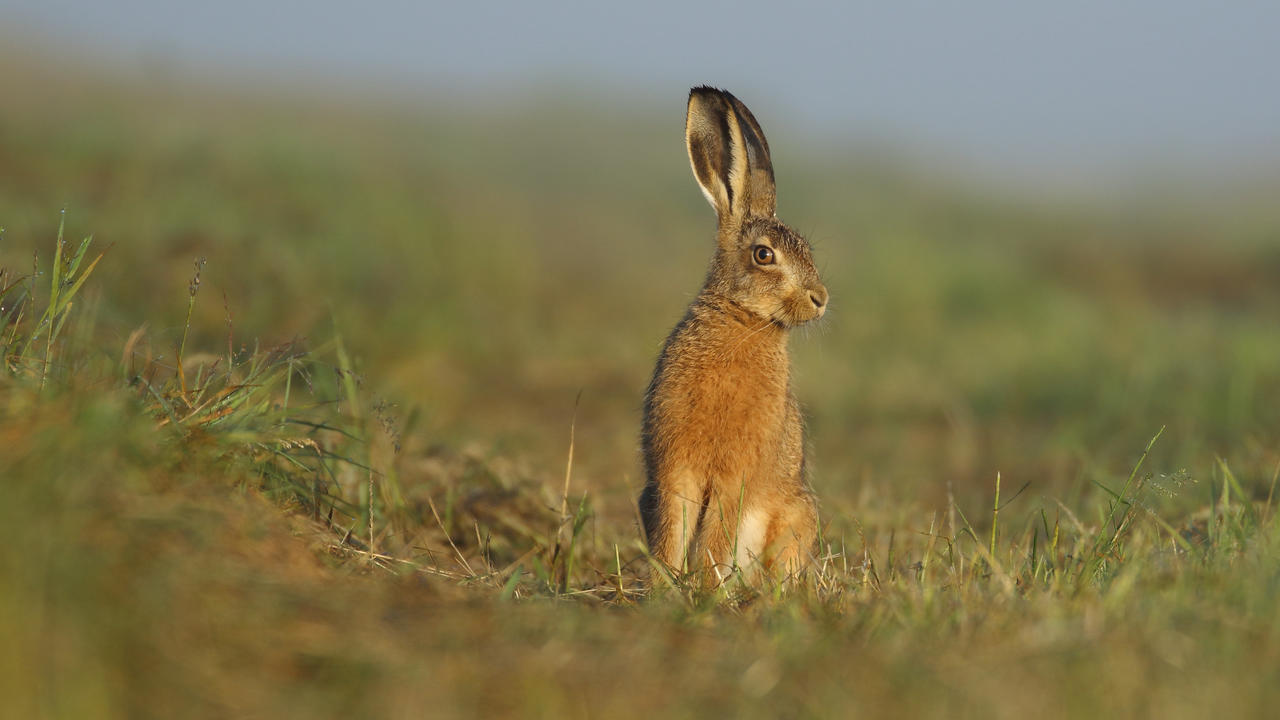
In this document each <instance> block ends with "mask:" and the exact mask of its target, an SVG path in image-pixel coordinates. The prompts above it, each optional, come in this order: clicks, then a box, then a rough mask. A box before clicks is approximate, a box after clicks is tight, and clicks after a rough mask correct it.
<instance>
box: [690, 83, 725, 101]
mask: <svg viewBox="0 0 1280 720" xmlns="http://www.w3.org/2000/svg"><path fill="white" fill-rule="evenodd" d="M695 97H721V98H723V97H730V98H731V97H733V96H732V95H730V94H729V92H728V91H727V90H721V89H720V88H716V87H712V86H710V85H696V86H694V87H693V88H692V89H691V90H689V99H691V100H692V99H693V98H695Z"/></svg>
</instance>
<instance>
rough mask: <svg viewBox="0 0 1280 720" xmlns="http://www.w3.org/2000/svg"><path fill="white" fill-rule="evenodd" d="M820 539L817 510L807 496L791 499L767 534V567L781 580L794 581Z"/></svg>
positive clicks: (778, 511)
mask: <svg viewBox="0 0 1280 720" xmlns="http://www.w3.org/2000/svg"><path fill="white" fill-rule="evenodd" d="M817 539H818V510H817V508H815V507H814V504H813V498H812V497H811V496H809V494H808V493H800V494H797V495H794V496H792V497H790V498H789V499H788V502H787V503H786V504H784V505H782V507H780V508H779V509H778V510H777V512H776V513H775V514H774V516H773V518H772V519H771V520H770V522H769V528H768V530H767V531H766V533H765V557H766V563H765V564H766V567H768V568H769V569H770V570H771V571H773V572H774V574H776V575H778V576H779V577H782V578H787V579H791V578H795V577H796V576H798V575H799V574H800V571H801V570H803V569H804V566H805V565H806V564H807V563H808V562H809V558H810V555H811V554H812V552H813V545H814V542H816V541H817Z"/></svg>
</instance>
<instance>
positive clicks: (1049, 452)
mask: <svg viewBox="0 0 1280 720" xmlns="http://www.w3.org/2000/svg"><path fill="white" fill-rule="evenodd" d="M37 66H38V65H37ZM4 67H5V70H3V72H0V91H2V95H3V96H4V97H7V98H18V99H20V101H18V102H7V103H5V104H4V106H3V109H2V110H0V225H2V226H4V227H5V228H6V231H5V233H4V235H3V236H2V237H0V267H4V268H7V269H8V270H9V271H10V274H9V275H8V276H7V277H8V278H9V280H6V281H2V282H0V291H3V290H4V289H5V287H6V286H7V285H8V282H9V281H12V280H14V279H17V282H18V284H17V285H16V286H15V287H16V289H15V290H14V291H13V293H12V294H10V295H8V296H7V297H6V298H5V300H4V302H5V303H6V310H5V311H4V312H0V316H3V317H4V318H5V321H4V322H3V323H2V324H0V329H3V330H4V333H5V334H6V335H8V336H10V337H24V336H25V334H28V333H32V332H37V331H38V328H39V325H38V322H37V320H38V317H37V315H33V314H32V313H31V312H27V314H26V315H24V318H23V319H22V320H20V321H19V320H18V319H17V318H16V316H15V315H14V314H13V313H14V311H15V309H16V308H18V307H25V308H28V310H31V311H34V310H35V309H38V308H43V307H44V306H45V305H46V304H47V303H48V301H49V299H50V295H51V293H52V288H53V287H54V286H57V285H58V283H57V282H54V283H53V284H52V285H51V284H50V280H51V279H54V278H51V273H54V272H55V270H54V264H53V262H52V256H53V254H54V247H55V245H54V243H53V242H52V238H53V237H54V235H55V232H56V229H57V209H58V208H59V207H61V206H63V205H66V206H68V207H69V208H70V213H69V219H68V227H67V240H68V241H69V242H68V245H67V247H68V248H70V250H69V251H68V252H72V251H74V250H75V249H76V248H78V247H79V243H78V239H79V237H81V236H83V235H87V234H89V233H90V232H92V233H93V234H94V235H95V240H94V242H93V243H92V245H91V246H90V249H89V250H88V252H89V254H88V255H86V256H85V257H86V258H87V259H85V260H84V261H83V265H82V267H86V266H87V264H88V262H89V261H90V260H91V259H92V257H93V256H96V253H97V252H99V251H101V250H103V249H105V250H106V254H105V256H104V257H103V259H102V261H101V262H100V263H99V264H98V265H97V266H95V267H94V269H93V273H92V276H91V277H90V279H89V280H88V281H87V282H86V283H85V284H84V285H83V286H81V287H80V288H79V289H78V292H77V294H76V295H75V299H74V307H69V308H67V309H68V310H69V311H70V312H69V313H68V315H67V316H68V317H69V318H70V319H69V320H67V324H66V325H65V326H63V327H62V329H61V333H60V335H59V340H58V341H57V342H56V343H54V342H48V336H47V334H46V335H44V336H43V338H42V339H40V340H39V341H38V342H35V343H31V344H30V345H27V344H25V343H23V344H21V347H20V348H19V349H14V348H13V347H12V346H11V345H5V346H3V347H6V348H8V349H7V350H6V368H7V369H6V371H5V373H4V374H3V376H2V377H3V379H0V478H3V483H4V487H3V491H4V502H2V503H0V526H2V527H4V528H5V529H6V531H7V535H8V538H9V542H7V543H6V544H5V546H4V549H3V550H0V560H2V562H3V565H0V569H2V570H3V584H0V647H3V648H4V649H3V651H0V703H4V704H5V705H7V706H8V708H9V710H8V711H6V712H4V713H3V714H5V715H6V716H8V715H15V716H29V715H35V716H40V715H44V716H68V717H71V716H74V717H83V716H115V715H119V716H139V715H142V716H147V715H154V716H162V717H171V716H175V715H176V716H210V717H226V716H228V715H231V716H242V715H258V716H267V717H284V716H314V715H316V714H320V715H332V714H339V713H342V714H348V715H351V714H354V715H357V716H369V715H389V716H406V717H417V716H421V715H422V714H424V713H426V714H438V715H442V716H450V715H457V716H469V715H474V714H477V713H483V714H491V715H501V714H508V713H511V712H514V711H522V712H524V713H526V714H531V715H539V716H553V715H554V716H563V715H571V716H578V715H581V716H596V715H605V714H609V715H616V716H624V717H631V716H640V715H648V714H651V713H653V712H663V713H666V714H674V715H677V716H681V715H699V714H717V715H719V714H726V713H727V714H736V715H758V716H777V715H784V716H804V717H809V716H813V717H824V716H842V715H855V714H859V713H863V714H872V713H875V714H890V713H892V714H902V713H913V714H924V715H934V716H1001V717H1003V716H1009V717H1012V716H1020V715H1025V714H1026V713H1027V712H1037V713H1041V714H1044V715H1046V716H1049V717H1058V716H1080V715H1085V714H1089V715H1096V714H1106V715H1114V714H1125V715H1134V714H1143V715H1161V716H1166V715H1167V716H1203V715H1204V714H1206V713H1208V712H1214V711H1216V712H1235V713H1238V714H1246V715H1250V714H1251V715H1259V714H1263V713H1264V712H1265V710H1264V709H1265V708H1269V707H1272V706H1274V703H1275V702H1276V700H1277V699H1280V697H1278V696H1280V691H1278V690H1277V689H1276V683H1274V678H1275V677H1276V676H1277V671H1278V670H1280V605H1278V604H1277V603H1276V602H1275V598H1276V596H1277V592H1278V591H1280V562H1278V561H1280V540H1278V539H1277V537H1276V535H1275V532H1274V523H1273V514H1274V508H1275V498H1274V497H1273V492H1274V488H1275V478H1276V472H1277V468H1278V467H1280V371H1278V370H1280V368H1278V366H1277V363H1276V358H1277V357H1280V333H1277V331H1276V328H1277V327H1278V326H1280V325H1278V321H1280V280H1277V278H1280V242H1278V241H1280V217H1277V215H1276V214H1275V213H1274V210H1273V209H1272V208H1271V207H1270V204H1269V203H1268V202H1267V201H1266V198H1267V197H1268V193H1267V192H1266V190H1267V189H1266V188H1245V190H1248V191H1249V192H1250V193H1252V197H1259V198H1262V200H1261V201H1256V202H1255V201H1252V200H1249V199H1248V197H1251V196H1249V195H1247V194H1246V193H1242V194H1241V195H1240V196H1239V197H1234V198H1233V197H1228V196H1226V194H1224V193H1220V192H1214V193H1212V197H1209V195H1210V193H1208V192H1207V191H1206V195H1205V197H1198V196H1197V197H1187V196H1181V197H1175V198H1168V199H1165V200H1163V201H1154V200H1148V201H1145V202H1142V203H1138V202H1136V198H1137V197H1138V196H1137V195H1135V202H1128V203H1126V202H1117V203H1114V204H1111V205H1107V206H1103V205H1098V206H1089V207H1078V206H1076V207H1073V206H1069V205H1067V204H1065V203H1063V204H1052V203H1040V204H1034V203H1030V202H1027V201H1026V199H1025V198H1020V199H1016V198H1015V199H1009V198H1002V197H998V196H993V195H991V194H983V193H978V192H975V191H972V190H963V189H949V188H947V187H945V186H939V185H932V184H929V183H926V182H923V181H919V180H916V179H913V178H912V177H911V176H910V175H906V174H903V173H901V172H897V171H895V170H894V169H893V167H892V166H889V165H886V164H884V163H877V162H871V161H869V160H867V159H866V158H861V157H859V156H858V155H856V154H853V153H841V152H830V151H826V150H825V149H824V148H820V147H806V146H805V145H804V144H803V139H802V138H796V137H795V136H794V135H789V134H788V133H787V131H786V126H785V123H783V122H781V120H780V119H771V118H770V117H769V116H767V115H765V114H764V113H763V112H761V113H760V115H761V119H762V121H763V122H764V124H765V125H766V126H767V127H768V128H769V129H770V135H771V137H770V139H771V141H772V143H773V145H774V152H775V153H776V156H777V157H776V158H775V160H776V164H777V166H778V173H779V187H780V193H781V201H782V216H783V217H784V218H785V219H787V220H788V221H789V222H792V223H793V224H795V225H796V226H797V227H799V228H800V229H801V230H802V231H804V232H806V233H808V234H809V235H810V236H811V238H812V239H813V240H814V243H815V245H816V247H817V255H818V258H819V262H820V263H821V264H822V265H823V266H824V267H823V271H824V274H825V279H826V280H827V282H828V285H829V286H830V288H831V290H832V296H833V305H832V313H831V314H830V315H829V319H828V320H827V321H826V322H825V324H824V325H823V326H821V327H819V328H815V329H812V330H809V331H804V332H800V333H798V334H797V337H796V339H795V341H794V343H793V347H794V352H795V354H796V364H797V373H798V377H797V384H798V394H799V395H800V397H801V399H802V401H804V402H805V403H806V405H807V407H808V410H809V413H810V417H811V422H810V425H811V431H812V446H813V455H814V467H815V474H814V484H815V486H816V488H817V490H818V492H819V496H820V498H821V500H822V514H823V519H824V522H826V523H827V525H828V528H827V533H826V536H827V542H828V546H827V547H826V548H825V552H824V558H823V560H822V562H821V563H820V567H819V572H817V573H815V575H814V576H813V577H811V578H810V579H809V581H808V582H807V583H806V584H805V585H804V586H803V587H801V588H800V589H798V590H796V591H795V592H793V593H791V594H789V595H786V596H785V597H775V594H776V593H774V592H773V591H772V590H771V589H768V588H766V589H765V591H764V593H763V595H762V596H759V597H756V596H755V593H753V592H749V591H746V590H743V589H735V590H734V591H733V596H732V597H730V598H727V600H728V601H727V602H723V603H720V604H717V603H716V602H715V601H716V598H704V597H700V596H698V595H697V594H696V593H686V592H681V591H669V592H665V593H658V594H656V596H651V597H646V596H644V594H643V593H641V592H639V585H638V584H637V583H638V579H639V575H641V574H642V570H643V559H642V558H641V554H640V551H639V546H638V543H637V535H636V531H635V528H634V519H633V518H634V515H633V513H634V511H633V509H632V507H633V501H634V497H635V494H636V490H637V489H638V486H639V479H638V478H637V474H638V461H637V458H636V451H635V439H636V428H637V423H638V406H639V398H640V393H641V392H642V390H643V388H644V385H645V383H646V381H647V377H648V372H649V370H650V368H651V364H652V362H653V358H654V356H655V354H656V351H657V348H658V346H659V344H660V342H661V340H662V338H663V336H664V334H665V333H666V331H667V329H668V328H669V327H670V325H671V324H672V323H673V322H674V321H675V320H676V319H677V318H678V317H679V314H680V312H681V311H682V310H683V306H684V304H685V303H686V302H687V300H688V298H689V297H690V296H691V295H692V293H693V292H694V291H696V289H697V286H698V283H699V281H700V279H701V275H702V273H703V270H704V268H705V262H706V256H707V254H708V252H709V248H710V242H711V233H712V223H713V220H712V218H711V213H710V212H709V211H708V210H707V208H706V207H705V204H704V202H703V200H702V198H701V197H700V195H699V193H698V192H697V190H696V188H695V186H694V184H693V183H692V181H691V178H689V177H688V170H687V164H686V160H685V158H684V156H683V148H682V146H681V144H680V131H681V120H682V118H681V115H680V113H681V110H682V107H681V101H682V99H683V97H682V95H681V93H680V92H679V91H677V92H676V95H675V96H674V98H675V99H674V100H673V101H672V102H671V103H670V107H667V108H665V109H664V111H663V112H657V111H655V110H652V109H650V110H647V111H641V113H640V114H638V115H637V114H635V113H634V112H626V111H621V110H619V111H605V110H599V109H593V108H592V107H590V106H587V105H585V104H584V102H583V101H581V100H575V99H572V98H568V97H550V98H541V99H539V98H536V97H533V96H531V97H530V98H526V99H525V100H524V101H522V102H519V103H516V104H515V105H514V106H513V107H507V106H501V107H500V108H494V109H493V111H491V112H485V111H483V108H480V107H477V106H474V105H473V106H470V107H462V108H458V107H450V106H448V105H445V104H442V105H441V106H437V107H428V108H407V107H396V106H395V105H394V104H392V103H390V102H383V103H381V104H373V106H372V107H360V108H352V107H350V106H344V105H343V104H342V103H341V102H339V101H332V102H329V101H321V100H317V99H314V98H307V97H291V98H272V97H267V96H265V94H259V95H256V96H254V95H249V94H236V93H233V92H230V91H220V90H217V89H214V88H211V87H208V86H203V87H187V86H175V85H169V86H165V87H161V88H152V89H144V88H143V87H142V86H141V85H140V84H138V83H126V82H121V81H116V80H111V79H108V78H107V77H106V76H105V75H89V74H76V73H72V74H65V73H61V72H56V71H53V70H49V71H48V72H47V73H43V74H40V73H37V72H35V71H29V70H23V69H22V68H23V67H26V68H30V67H33V65H31V64H30V63H16V62H15V63H7V64H5V66H4ZM499 109H500V110H501V111H500V112H499V111H498V110H499ZM72 239H75V240H76V241H77V242H70V241H71V240H72ZM33 252H37V253H39V259H38V261H37V262H38V263H39V268H40V272H41V275H39V276H38V277H36V278H35V284H34V285H33V286H32V285H29V284H28V283H29V281H30V278H26V277H24V276H26V275H29V274H30V272H31V268H32V265H33V263H32V253H33ZM195 257H204V258H207V260H208V262H207V265H205V266H204V269H203V271H202V272H201V274H200V282H199V283H198V286H199V287H198V292H196V294H195V296H194V298H195V302H194V305H193V306H192V309H193V312H192V314H191V326H190V330H189V332H188V330H187V327H186V320H187V310H188V299H189V298H190V297H192V296H191V294H190V293H191V292H192V291H191V290H190V289H189V288H191V287H192V285H193V283H192V271H191V262H192V259H193V258H195ZM30 287H34V300H35V301H34V303H32V304H24V303H22V302H20V298H22V297H25V296H26V295H27V293H28V288H30ZM51 327H52V326H51ZM46 332H47V329H46ZM184 337H186V340H185V345H184V341H183V338H184ZM42 343H44V344H42ZM180 347H181V348H183V349H182V350H181V354H182V360H183V362H182V363H181V367H182V369H183V372H182V373H181V374H179V373H178V372H177V369H178V367H179V366H178V364H177V362H176V361H177V356H178V355H179V348H180ZM46 354H48V356H49V357H50V359H51V362H50V363H48V364H47V365H46V363H45V362H44V359H45V357H46ZM42 385H43V386H44V387H43V389H41V386H42ZM579 391H581V392H582V396H581V397H582V399H581V403H580V405H579V407H578V409H577V411H576V415H575V410H574V404H575V397H576V396H577V395H578V392H579ZM575 418H576V419H575ZM571 421H572V422H573V423H574V427H575V443H574V465H573V468H572V477H571V478H570V492H569V497H568V498H567V499H566V498H564V497H563V496H562V486H563V483H564V469H565V459H566V454H567V451H568V441H569V425H570V423H571ZM1162 427H1164V428H1165V430H1164V431H1163V433H1162V435H1161V436H1160V438H1159V439H1158V441H1157V442H1156V443H1155V444H1154V445H1153V447H1152V450H1151V453H1150V454H1149V455H1148V456H1146V457H1145V459H1144V460H1143V462H1142V466H1141V468H1140V469H1139V470H1138V471H1137V472H1136V473H1134V474H1133V476H1132V482H1129V483H1126V479H1128V478H1130V473H1131V471H1132V470H1133V468H1134V466H1135V464H1137V463H1138V459H1139V457H1140V456H1142V455H1143V453H1142V451H1143V448H1144V447H1146V446H1147V443H1148V441H1149V440H1150V439H1151V437H1152V436H1153V435H1154V434H1156V432H1157V431H1158V430H1159V429H1160V428H1162ZM997 473H999V474H1000V475H999V476H1000V478H1001V493H1002V500H1001V503H1002V505H1001V508H1000V512H999V515H998V523H997V524H995V527H994V529H993V520H994V518H993V512H992V508H993V504H994V498H993V493H994V490H995V480H996V477H997ZM1024 487H1025V489H1024V490H1022V492H1021V493H1020V494H1016V496H1015V493H1017V492H1018V490H1019V488H1024ZM1117 496H1118V497H1119V500H1118V501H1117ZM584 498H585V499H584ZM721 599H722V600H723V599H724V598H721Z"/></svg>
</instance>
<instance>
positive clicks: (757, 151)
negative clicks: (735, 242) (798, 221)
mask: <svg viewBox="0 0 1280 720" xmlns="http://www.w3.org/2000/svg"><path fill="white" fill-rule="evenodd" d="M685 144H686V146H687V147H688V150H689V163H690V164H691V165H692V166H693V175H694V177H695V178H697V180H698V184H699V185H700V186H701V187H702V192H703V194H704V195H706V196H707V201H708V202H710V203H711V207H713V208H715V210H716V214H717V215H718V216H719V219H720V224H721V225H724V224H726V223H727V222H730V221H734V220H737V221H741V220H743V219H745V218H746V217H747V216H749V215H756V216H764V217H770V216H772V215H773V213H774V208H775V206H776V194H775V191H774V185H773V162H772V161H771V160H770V159H769V143H768V141H766V140H765V137H764V132H763V131H761V130H760V125H759V124H758V123H757V122H756V119H755V117H753V116H752V115H751V111H750V110H748V109H747V106H746V105H743V104H742V103H741V102H740V101H739V100H738V99H737V98H735V97H734V96H733V95H730V94H729V93H727V92H724V91H723V90H716V89H714V88H709V87H696V88H694V89H693V90H692V91H690V93H689V114H688V117H687V118H686V121H685Z"/></svg>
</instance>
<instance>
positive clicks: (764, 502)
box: [640, 87, 827, 581]
mask: <svg viewBox="0 0 1280 720" xmlns="http://www.w3.org/2000/svg"><path fill="white" fill-rule="evenodd" d="M685 143H686V146H687V148H688V151H689V161H690V163H691V164H692V166H693V175H694V177H695V178H696V179H697V181H698V185H700V186H701V187H702V192H703V194H704V195H706V196H707V200H708V202H710V203H711V207H713V208H714V209H715V211H716V216H717V218H718V231H717V234H716V250H715V255H714V257H713V258H712V260H711V268H710V270H709V271H708V273H707V279H706V282H705V284H704V285H703V287H702V290H701V292H699V293H698V296H697V297H696V298H694V300H693V302H692V303H691V304H690V305H689V309H688V311H687V312H686V313H685V316H684V319H682V320H681V321H680V323H679V324H677V325H676V327H675V329H674V330H672V331H671V334H670V335H669V336H668V337H667V341H666V344H665V345H664V346H663V348H662V354H661V355H660V356H659V357H658V363H657V367H656V368H655V369H654V372H653V380H652V381H651V382H650V384H649V388H648V391H647V392H646V394H645V399H644V426H643V431H642V437H641V446H642V451H643V455H644V466H645V475H646V482H645V487H644V491H643V493H642V494H641V496H640V516H641V520H642V522H643V525H644V532H645V536H646V539H647V541H648V544H649V548H650V551H651V552H652V553H653V555H654V556H655V557H656V558H657V559H659V560H661V561H662V562H663V563H665V564H666V565H668V566H669V567H670V568H671V569H673V570H674V571H676V572H686V571H687V572H693V571H699V572H705V571H708V570H710V571H712V572H714V575H715V577H714V580H715V581H723V580H724V579H725V578H727V577H728V576H729V573H730V572H731V571H732V570H733V568H734V567H738V568H742V569H744V570H745V571H747V572H748V573H750V574H755V573H757V572H759V571H760V570H761V569H764V570H766V571H769V572H777V571H781V572H783V573H785V574H786V576H788V577H790V576H794V575H795V574H796V573H798V571H800V570H801V569H802V568H803V565H804V563H805V561H806V560H807V559H808V558H809V554H810V551H811V549H812V547H813V544H814V541H815V538H816V536H817V526H818V518H817V509H816V507H815V502H814V498H813V495H812V493H811V491H810V489H809V486H808V482H807V480H806V479H805V459H804V455H805V451H804V448H805V440H804V423H803V419H802V418H801V414H800V407H799V405H798V403H797V402H796V399H795V396H794V395H793V394H792V392H791V387H790V385H791V365H790V359H789V357H788V355H787V331H788V330H789V329H790V328H792V327H795V326H797V325H800V324H803V323H806V322H809V321H811V320H814V319H817V318H820V317H822V315H823V313H824V312H825V311H826V308H827V289H826V287H825V286H824V285H823V284H822V282H821V280H820V279H819V278H818V271H817V270H816V269H815V268H814V266H813V256H812V250H811V248H810V247H809V243H808V241H806V240H805V239H804V238H803V237H801V236H800V235H799V233H797V232H796V231H794V230H792V229H791V228H789V227H787V226H786V225H784V224H783V223H782V222H781V221H779V220H778V219H777V217H776V216H775V215H774V208H775V205H776V195H775V191H774V183H773V164H772V161H771V160H770V158H769V143H768V142H767V141H766V140H765V138H764V133H763V132H762V131H761V130H760V125H759V124H758V123H757V122H756V119H755V117H753V116H752V115H751V111H750V110H747V107H746V106H745V105H743V104H742V102H741V101H739V100H738V99H737V98H735V97H734V96H733V95H731V94H729V93H728V92H725V91H723V90H717V89H714V88H710V87H696V88H694V89H693V90H692V91H690V93H689V106H688V115H687V117H686V121H685ZM704 578H706V579H708V580H710V577H709V576H704Z"/></svg>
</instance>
